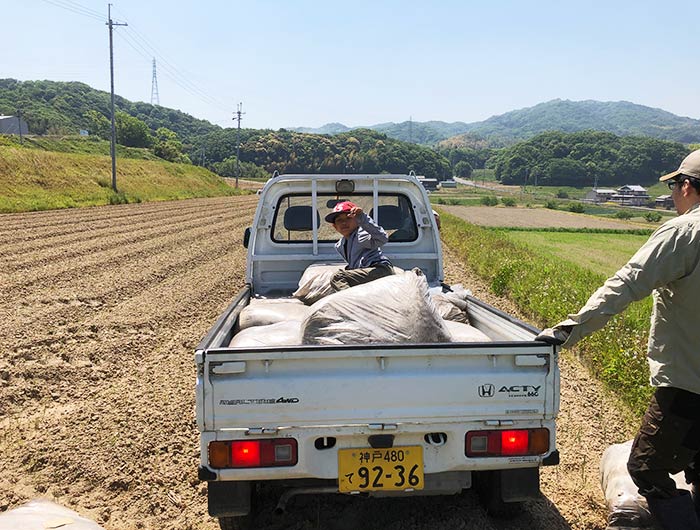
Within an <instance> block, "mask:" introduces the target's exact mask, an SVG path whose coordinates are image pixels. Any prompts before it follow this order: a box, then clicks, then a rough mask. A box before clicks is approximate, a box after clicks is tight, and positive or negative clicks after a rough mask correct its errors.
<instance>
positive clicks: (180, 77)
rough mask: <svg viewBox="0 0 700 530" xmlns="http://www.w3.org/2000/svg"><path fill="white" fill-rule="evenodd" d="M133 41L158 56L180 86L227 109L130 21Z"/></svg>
mask: <svg viewBox="0 0 700 530" xmlns="http://www.w3.org/2000/svg"><path fill="white" fill-rule="evenodd" d="M118 11H120V12H121V14H122V15H123V16H124V17H125V18H126V19H127V20H128V19H129V17H128V16H127V15H126V13H124V12H123V10H118ZM128 32H129V34H130V37H131V40H132V43H133V45H134V46H136V47H138V48H139V49H141V50H143V51H144V52H145V53H146V54H147V55H148V56H153V57H157V58H158V62H159V63H160V66H161V70H166V71H167V72H168V73H170V75H169V76H168V77H169V78H170V79H171V80H173V81H174V82H175V80H176V79H177V81H176V83H177V84H178V85H179V86H181V87H182V86H183V85H186V86H187V87H188V89H189V90H188V92H189V93H190V94H192V93H193V92H194V93H195V95H196V96H197V97H199V98H200V99H202V100H203V101H204V102H205V103H207V104H208V105H212V106H214V107H218V108H219V109H221V110H225V109H227V107H228V105H227V104H226V103H224V102H222V101H220V100H218V99H217V98H216V97H214V96H212V95H210V94H209V93H207V92H206V91H204V90H203V89H202V88H200V87H199V86H198V85H197V84H196V83H194V82H193V81H191V78H193V77H194V76H193V75H192V74H190V73H189V72H186V71H182V70H181V69H180V68H178V67H176V66H175V65H173V64H172V63H171V62H170V61H168V60H167V59H166V58H165V57H164V56H163V54H162V53H161V52H160V50H159V49H158V48H157V47H156V45H155V44H153V43H152V42H151V41H150V40H149V39H148V38H147V37H146V36H145V35H144V34H143V33H142V32H140V31H139V30H138V29H137V27H136V26H135V25H134V24H132V23H131V22H130V23H129V30H128Z"/></svg>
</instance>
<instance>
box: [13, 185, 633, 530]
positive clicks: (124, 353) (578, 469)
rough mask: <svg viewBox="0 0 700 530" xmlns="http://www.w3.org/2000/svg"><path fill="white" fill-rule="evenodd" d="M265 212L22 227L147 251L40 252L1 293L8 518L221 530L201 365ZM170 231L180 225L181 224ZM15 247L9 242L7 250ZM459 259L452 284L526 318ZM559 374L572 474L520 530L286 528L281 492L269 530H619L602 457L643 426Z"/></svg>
mask: <svg viewBox="0 0 700 530" xmlns="http://www.w3.org/2000/svg"><path fill="white" fill-rule="evenodd" d="M255 200H256V198H253V199H252V201H251V198H250V197H235V198H225V199H219V200H200V199H195V200H190V201H178V202H173V203H159V204H152V205H148V212H150V213H148V216H150V217H144V212H145V211H146V210H144V209H143V208H139V207H137V206H141V205H129V207H128V208H124V209H119V207H115V208H116V209H114V208H91V209H90V212H87V213H86V212H81V211H78V210H71V211H63V212H60V214H59V213H56V212H53V213H52V212H42V213H37V214H32V215H29V216H27V217H28V218H30V220H31V222H27V225H26V226H25V227H23V228H22V227H20V226H19V225H17V226H15V227H14V229H13V230H16V231H17V232H18V233H17V234H15V236H16V237H18V238H20V239H18V240H19V241H22V240H25V239H22V238H26V241H28V243H27V248H32V245H37V244H40V243H37V242H34V243H32V242H31V236H30V232H31V231H33V230H34V228H35V227H37V226H41V225H42V223H43V224H44V225H50V224H51V223H54V224H55V232H52V231H51V230H46V232H44V236H43V237H53V236H55V237H60V234H62V233H63V231H65V230H67V229H70V225H71V223H77V222H82V221H78V219H82V220H85V219H87V218H89V219H91V221H89V222H92V223H94V224H95V225H99V224H100V223H102V226H104V223H107V222H110V221H109V220H108V218H109V217H110V216H112V215H115V211H116V212H117V213H118V215H120V216H121V218H120V219H121V220H120V223H121V224H124V225H125V226H129V223H131V222H133V223H134V224H133V225H131V228H130V229H132V230H133V231H134V235H133V237H132V238H131V239H128V238H127V239H125V238H124V231H122V232H121V235H114V234H112V235H110V234H108V233H102V232H101V233H100V235H99V239H101V240H104V241H103V242H100V243H96V242H94V241H92V240H91V239H86V240H77V241H75V242H71V243H66V244H65V245H63V246H65V247H66V252H67V253H66V254H63V255H62V256H61V257H60V259H59V258H57V257H54V258H53V259H54V260H55V262H56V263H54V265H55V267H50V266H48V265H47V264H46V263H43V262H42V260H46V259H51V256H48V257H47V255H46V254H45V253H42V252H41V251H39V250H37V249H35V250H33V251H32V254H31V256H29V254H27V258H26V270H18V271H16V272H15V273H14V274H13V275H11V276H9V275H7V278H8V279H7V281H10V280H11V282H12V285H13V290H12V291H11V292H8V291H6V290H3V297H2V299H1V300H0V326H2V329H1V330H0V341H2V343H1V344H0V348H2V351H3V353H4V355H2V356H0V469H2V470H3V473H2V474H0V512H2V511H4V510H6V509H8V508H11V507H14V506H16V505H18V504H20V503H22V502H24V501H26V500H29V499H32V498H35V497H38V496H44V497H48V498H52V499H54V500H56V501H57V502H59V503H61V504H64V505H66V506H69V507H71V508H73V509H76V510H77V511H78V512H80V513H81V514H84V515H86V516H89V517H92V518H93V519H95V520H96V521H98V522H99V523H100V524H101V525H102V526H103V527H104V528H105V529H106V530H136V529H139V530H144V529H145V530H156V529H157V530H162V529H167V530H169V529H172V530H215V529H217V528H218V525H217V523H216V521H215V520H213V519H211V518H210V517H208V515H207V500H206V491H207V485H206V483H201V482H199V481H198V480H197V465H198V460H199V448H198V433H197V428H196V425H195V421H194V384H195V378H196V374H195V368H194V363H193V350H194V348H195V346H196V344H197V343H198V342H199V340H200V338H201V337H202V336H203V335H204V334H205V333H206V331H207V330H208V328H209V327H210V326H211V325H212V324H213V322H214V321H215V320H216V318H217V316H218V315H219V313H220V312H221V311H222V310H223V309H224V308H225V307H226V305H227V304H228V303H229V302H230V301H231V299H233V297H234V296H235V294H236V292H237V290H238V289H239V288H240V286H241V284H242V281H243V275H244V272H245V260H246V251H245V249H244V248H243V246H242V245H241V236H242V233H243V229H244V227H245V226H247V225H249V224H250V221H251V219H252V209H251V205H252V204H254V202H255ZM204 206H206V207H209V208H211V209H216V210H217V211H218V210H219V209H220V208H222V207H229V206H230V208H231V212H232V213H231V214H230V215H229V214H228V213H223V214H220V215H218V216H217V215H207V214H204V215H205V218H204V219H199V220H196V219H192V218H191V213H192V211H194V210H198V209H202V208H203V207H204ZM85 216H87V217H85ZM101 216H103V217H101ZM131 216H133V217H131ZM161 216H162V217H161ZM150 218H155V219H163V225H164V226H163V230H164V233H162V234H161V235H159V236H158V235H155V234H148V236H149V237H150V236H152V239H144V238H143V235H142V233H143V232H145V231H148V230H149V228H148V227H147V226H145V225H146V224H148V222H146V223H145V222H144V219H150ZM168 218H171V219H177V220H176V221H173V222H172V223H170V225H168V223H167V220H168ZM5 233H7V231H6V232H5ZM4 244H7V242H6V241H5V240H4V239H3V238H2V237H0V251H2V250H3V248H4V247H3V245H4ZM12 244H13V245H14V243H12ZM95 245H97V246H99V247H101V248H102V250H100V251H94V248H95ZM87 249H92V250H87ZM444 250H445V266H446V274H445V277H446V280H447V281H448V282H450V283H462V284H463V285H464V286H465V287H466V288H469V289H471V290H472V291H473V292H474V294H475V295H476V296H477V297H479V298H481V299H482V300H484V301H486V302H488V303H491V304H493V305H495V306H496V307H498V308H499V309H502V310H503V311H505V312H507V313H509V314H513V315H516V316H518V312H517V310H516V309H515V307H514V306H513V305H512V304H511V303H510V302H509V301H508V300H506V299H502V298H498V297H495V296H494V295H493V294H491V293H490V291H489V289H488V287H487V286H486V285H484V283H483V282H481V281H480V280H479V279H478V278H477V277H476V276H475V275H474V274H473V273H472V272H471V271H470V270H469V269H468V268H465V267H464V266H462V265H461V264H460V263H459V262H458V261H457V260H456V258H455V256H454V255H452V254H451V253H450V250H449V248H444ZM32 260H37V261H34V262H32ZM2 272H3V280H2V281H3V282H5V281H6V280H5V276H6V275H5V271H4V270H3V271H2ZM519 316H520V318H522V315H519ZM560 365H561V369H562V377H561V386H562V394H561V401H562V410H561V414H560V418H559V421H558V432H557V437H558V446H559V449H560V451H561V457H562V463H561V464H560V465H559V466H555V467H551V468H544V469H543V470H542V475H541V483H542V491H543V494H544V496H543V498H542V499H541V500H540V501H535V502H527V503H526V504H525V511H524V513H523V514H522V515H520V516H518V517H517V518H515V519H513V520H510V521H499V520H497V519H494V518H492V517H489V516H488V515H487V514H486V513H485V512H484V510H483V509H482V508H481V506H480V505H479V504H478V502H477V501H476V499H475V497H474V495H473V494H472V493H471V492H468V493H465V494H463V495H458V496H449V497H442V498H433V497H428V498H410V499H391V498H386V499H360V498H356V497H338V496H336V497H333V496H314V495H308V496H300V497H298V498H295V499H294V500H293V501H292V502H291V503H290V506H289V508H290V511H289V513H287V514H286V515H284V516H281V517H278V516H274V515H273V513H272V512H273V508H274V506H275V503H276V502H277V500H278V498H279V497H278V494H279V492H277V491H275V490H270V489H269V488H265V489H263V492H262V496H261V499H260V508H261V513H260V514H259V515H258V516H257V517H256V519H255V524H254V527H255V528H257V529H259V530H282V529H295V530H312V529H321V528H322V529H324V530H350V529H353V528H363V530H379V529H382V530H387V529H388V530H419V529H420V530H422V529H425V528H442V529H445V530H457V529H460V530H533V529H547V530H603V529H604V528H605V526H606V522H605V515H606V514H605V507H604V503H603V499H602V495H601V492H600V486H599V484H598V480H599V479H598V466H597V464H598V461H599V459H600V455H601V454H602V451H603V450H604V448H605V447H606V446H607V445H609V444H611V443H614V442H620V441H623V440H625V439H627V438H628V437H629V436H630V435H631V432H632V431H633V426H631V425H630V424H629V423H628V422H627V420H626V418H627V416H626V415H625V414H623V413H622V412H621V411H624V407H621V406H620V405H619V404H618V403H617V402H616V401H615V399H614V398H612V397H610V396H609V395H608V394H607V392H606V391H605V390H604V389H603V388H602V387H601V385H600V384H598V383H597V382H596V381H594V380H592V379H591V378H590V377H589V376H588V374H587V372H586V370H585V369H584V368H583V367H582V366H581V364H580V363H579V362H578V360H577V359H576V358H575V357H574V356H573V355H570V354H566V355H563V356H562V358H561V362H560Z"/></svg>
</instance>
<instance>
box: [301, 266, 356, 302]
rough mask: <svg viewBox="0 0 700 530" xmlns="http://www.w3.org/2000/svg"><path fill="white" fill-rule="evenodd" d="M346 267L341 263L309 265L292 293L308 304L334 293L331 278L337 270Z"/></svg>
mask: <svg viewBox="0 0 700 530" xmlns="http://www.w3.org/2000/svg"><path fill="white" fill-rule="evenodd" d="M344 268H345V265H344V264H340V263H336V264H330V265H329V264H322V263H317V264H314V265H309V266H308V267H307V268H306V270H305V271H304V274H302V275H301V278H300V279H299V288H298V289H297V290H296V291H294V292H293V293H292V296H294V297H296V298H298V299H299V300H301V301H302V302H304V303H305V304H306V305H311V304H313V303H314V302H317V301H319V300H320V299H321V298H323V297H324V296H328V295H329V294H333V292H334V291H333V288H332V287H331V278H332V277H333V275H334V274H335V273H336V272H338V271H339V270H341V269H344Z"/></svg>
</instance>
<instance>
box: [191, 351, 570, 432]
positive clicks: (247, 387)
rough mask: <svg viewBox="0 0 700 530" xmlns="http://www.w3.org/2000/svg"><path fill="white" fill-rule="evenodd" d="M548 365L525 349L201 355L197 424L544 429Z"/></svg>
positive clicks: (554, 377) (552, 405)
mask: <svg viewBox="0 0 700 530" xmlns="http://www.w3.org/2000/svg"><path fill="white" fill-rule="evenodd" d="M407 346H408V347H407ZM556 355H557V354H556V350H555V349H554V348H553V347H551V346H547V345H544V344H541V343H533V342H532V341H528V342H507V343H498V342H493V343H478V344H466V345H463V344H459V345H457V344H429V345H425V344H423V345H415V344H411V345H391V346H389V345H386V346H363V347H360V346H353V347H346V346H343V347H298V348H286V349H285V350H284V351H280V350H279V349H275V348H270V349H267V350H255V351H241V350H231V349H226V348H216V349H211V350H204V351H201V352H199V358H198V362H199V364H200V380H199V383H198V386H199V388H198V392H199V396H198V399H199V400H201V401H200V404H201V406H202V408H203V409H204V410H203V412H204V414H203V418H200V419H203V426H202V427H203V428H204V429H206V430H220V429H245V428H257V427H285V426H286V427H290V426H295V427H301V426H307V425H308V426H312V425H347V424H358V423H373V422H392V423H425V422H426V421H469V420H473V419H475V418H477V417H478V418H480V419H483V418H493V419H503V418H506V419H519V418H522V419H524V418H539V419H548V418H552V417H554V416H555V415H556V412H557V410H558V405H559V404H558V397H559V381H558V370H556V369H554V367H555V366H556V362H557V360H556Z"/></svg>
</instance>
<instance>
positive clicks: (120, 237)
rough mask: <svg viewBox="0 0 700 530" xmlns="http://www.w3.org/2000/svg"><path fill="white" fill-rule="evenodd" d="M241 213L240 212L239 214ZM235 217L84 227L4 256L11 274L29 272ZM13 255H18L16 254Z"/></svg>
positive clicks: (210, 214) (221, 214) (220, 214)
mask: <svg viewBox="0 0 700 530" xmlns="http://www.w3.org/2000/svg"><path fill="white" fill-rule="evenodd" d="M252 211H253V210H252V209H251V210H248V209H245V210H243V213H244V214H249V215H252ZM239 215H240V213H239V212H237V215H236V217H238V216H239ZM225 217H230V218H234V215H233V214H232V213H231V212H226V211H225V210H223V209H221V210H207V211H206V213H205V212H194V213H188V214H186V215H183V216H178V217H177V218H173V217H170V218H168V219H155V220H153V221H149V222H148V223H144V224H142V223H134V224H128V225H121V226H116V227H109V228H104V229H102V230H95V231H93V230H84V231H81V232H79V233H76V234H71V235H70V236H68V237H67V238H64V237H63V236H57V237H56V238H54V237H48V238H46V239H44V240H43V242H42V244H41V245H37V246H36V247H34V248H31V249H29V250H28V251H26V252H21V251H16V252H8V254H10V256H5V257H4V258H2V259H1V261H2V262H3V267H4V270H5V271H7V272H8V273H10V272H14V271H17V270H23V271H27V270H28V269H29V268H30V267H32V266H33V265H36V264H39V265H40V264H43V263H46V262H47V261H50V262H52V263H55V262H57V261H66V260H69V259H74V258H77V257H80V256H83V255H87V254H91V253H94V252H99V251H102V250H104V249H105V248H109V247H113V246H117V245H120V244H133V243H137V242H139V241H145V240H148V239H153V238H156V237H161V236H165V235H168V234H172V233H174V232H176V231H177V230H178V229H179V228H180V227H181V226H183V225H185V226H201V225H206V224H207V223H209V222H211V219H213V218H225ZM12 254H14V255H16V257H12Z"/></svg>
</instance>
